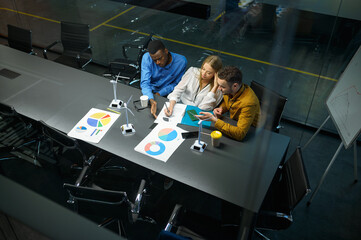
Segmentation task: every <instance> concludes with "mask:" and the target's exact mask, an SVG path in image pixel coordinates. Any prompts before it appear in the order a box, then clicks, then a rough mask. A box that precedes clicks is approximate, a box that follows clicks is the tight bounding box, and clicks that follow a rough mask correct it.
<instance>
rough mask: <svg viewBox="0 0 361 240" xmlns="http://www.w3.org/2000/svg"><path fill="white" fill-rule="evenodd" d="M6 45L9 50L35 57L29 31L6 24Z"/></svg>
mask: <svg viewBox="0 0 361 240" xmlns="http://www.w3.org/2000/svg"><path fill="white" fill-rule="evenodd" d="M8 44H9V46H10V47H11V48H15V49H17V50H20V51H23V52H26V53H28V54H30V55H35V52H34V49H33V46H32V38H31V30H28V29H23V28H20V27H16V26H13V25H10V24H8Z"/></svg>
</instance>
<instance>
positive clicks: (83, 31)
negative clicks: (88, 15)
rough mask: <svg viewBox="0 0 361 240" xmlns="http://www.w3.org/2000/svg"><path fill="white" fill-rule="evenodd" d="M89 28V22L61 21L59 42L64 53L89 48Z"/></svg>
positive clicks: (72, 52) (77, 51)
mask: <svg viewBox="0 0 361 240" xmlns="http://www.w3.org/2000/svg"><path fill="white" fill-rule="evenodd" d="M89 28H90V26H89V24H82V23H71V22H61V43H62V45H63V48H64V54H65V55H66V54H70V55H71V54H74V53H79V52H82V51H84V50H86V49H88V48H89V49H90V40H89V39H90V37H89V35H90V34H89Z"/></svg>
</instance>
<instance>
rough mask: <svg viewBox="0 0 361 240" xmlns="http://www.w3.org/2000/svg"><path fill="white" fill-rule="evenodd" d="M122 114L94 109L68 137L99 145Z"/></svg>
mask: <svg viewBox="0 0 361 240" xmlns="http://www.w3.org/2000/svg"><path fill="white" fill-rule="evenodd" d="M119 116H120V114H117V113H112V112H108V111H104V110H100V109H97V108H92V109H90V110H89V112H88V113H87V114H86V115H85V116H84V117H83V118H82V119H81V120H80V121H79V122H78V123H77V124H76V125H75V126H74V127H73V129H72V130H70V132H69V133H68V136H70V137H73V138H77V139H81V140H84V141H87V142H93V143H98V142H99V141H100V140H101V139H102V137H104V135H105V134H106V133H107V131H108V130H109V129H110V127H111V126H112V125H113V123H114V122H115V121H116V120H117V119H118V117H119Z"/></svg>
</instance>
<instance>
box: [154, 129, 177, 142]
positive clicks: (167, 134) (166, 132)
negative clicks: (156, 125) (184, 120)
mask: <svg viewBox="0 0 361 240" xmlns="http://www.w3.org/2000/svg"><path fill="white" fill-rule="evenodd" d="M177 135H178V133H177V131H176V130H174V129H173V128H163V129H162V130H160V131H159V132H158V137H159V138H160V139H161V140H163V141H172V140H174V139H176V137H177Z"/></svg>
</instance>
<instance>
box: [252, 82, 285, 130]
mask: <svg viewBox="0 0 361 240" xmlns="http://www.w3.org/2000/svg"><path fill="white" fill-rule="evenodd" d="M250 87H251V88H252V90H253V91H254V93H255V94H256V95H257V97H258V100H259V103H260V105H261V119H263V121H261V122H262V125H263V127H264V128H265V129H267V130H271V131H273V132H276V133H278V132H279V130H280V128H282V126H281V125H280V121H281V118H282V114H283V110H284V107H285V104H286V102H287V98H286V97H284V96H282V95H280V94H278V93H277V92H275V91H272V90H270V89H268V88H266V87H265V86H263V85H262V84H260V83H258V82H255V81H252V82H251V86H250Z"/></svg>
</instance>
